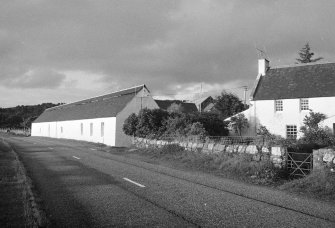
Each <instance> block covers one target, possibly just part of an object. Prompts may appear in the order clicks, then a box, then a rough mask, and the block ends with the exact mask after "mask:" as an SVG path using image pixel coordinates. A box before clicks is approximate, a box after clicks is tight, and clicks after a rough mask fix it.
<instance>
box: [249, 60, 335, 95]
mask: <svg viewBox="0 0 335 228" xmlns="http://www.w3.org/2000/svg"><path fill="white" fill-rule="evenodd" d="M333 96H335V63H321V64H320V63H313V64H302V65H295V66H290V67H282V68H273V69H269V70H268V71H267V72H266V75H265V76H261V77H260V78H259V81H258V83H257V85H256V87H255V89H254V93H253V100H276V99H293V98H311V97H333Z"/></svg>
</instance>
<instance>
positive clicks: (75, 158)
mask: <svg viewBox="0 0 335 228" xmlns="http://www.w3.org/2000/svg"><path fill="white" fill-rule="evenodd" d="M72 157H74V158H75V159H80V158H78V157H76V156H72Z"/></svg>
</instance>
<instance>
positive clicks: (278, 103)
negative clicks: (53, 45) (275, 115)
mask: <svg viewBox="0 0 335 228" xmlns="http://www.w3.org/2000/svg"><path fill="white" fill-rule="evenodd" d="M275 111H276V112H282V111H283V101H282V100H275Z"/></svg>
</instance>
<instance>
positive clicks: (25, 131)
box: [0, 128, 31, 135]
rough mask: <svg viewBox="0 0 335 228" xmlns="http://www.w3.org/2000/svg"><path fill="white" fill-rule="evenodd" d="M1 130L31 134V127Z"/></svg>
mask: <svg viewBox="0 0 335 228" xmlns="http://www.w3.org/2000/svg"><path fill="white" fill-rule="evenodd" d="M0 132H3V133H12V134H15V135H30V133H31V130H30V128H0Z"/></svg>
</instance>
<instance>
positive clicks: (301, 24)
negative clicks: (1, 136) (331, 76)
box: [0, 0, 335, 108]
mask: <svg viewBox="0 0 335 228" xmlns="http://www.w3.org/2000/svg"><path fill="white" fill-rule="evenodd" d="M0 4H1V7H0V107H3V108H4V107H13V106H17V105H34V104H40V103H45V102H52V103H58V102H65V103H69V102H74V101H77V100H81V99H85V98H89V97H92V96H98V95H102V94H106V93H110V92H113V91H117V90H120V89H124V88H129V87H133V86H136V85H141V84H145V85H147V87H148V89H149V90H150V91H151V93H152V95H153V96H154V97H155V98H160V99H164V98H176V99H195V98H198V97H200V96H207V95H213V96H217V95H219V94H220V93H221V91H222V90H226V91H228V92H233V93H235V94H236V95H238V96H240V97H242V95H243V89H242V88H241V87H242V86H248V88H249V91H250V89H251V88H252V86H253V83H254V81H255V79H256V76H257V69H258V68H257V67H258V66H257V61H258V58H260V55H259V51H257V49H260V50H263V51H264V52H265V53H266V57H267V58H268V60H269V61H270V66H272V67H274V66H283V65H291V64H295V62H296V60H295V59H296V58H298V54H297V53H298V51H299V50H300V49H301V48H302V47H303V46H304V45H305V44H306V43H307V42H309V44H310V46H311V48H312V51H313V52H315V56H314V57H319V56H322V57H323V58H324V60H323V61H326V62H335V26H334V22H335V13H334V12H335V1H333V0H318V1H315V0H294V1H292V0H278V1H277V0H253V1H250V0H155V1H152V0H105V1H104V0H57V1H54V0H49V1H48V0H21V1H19V0H10V1H9V0H0ZM249 91H248V92H249ZM201 92H202V93H201Z"/></svg>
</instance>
